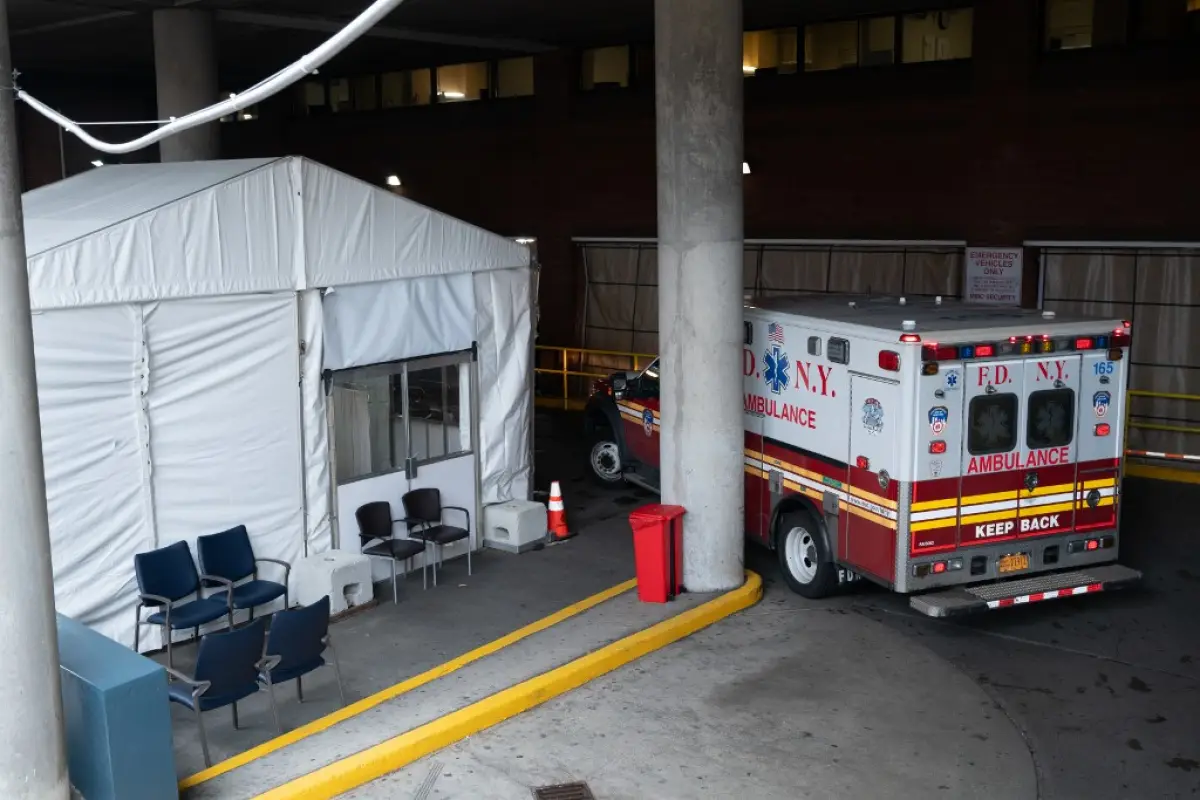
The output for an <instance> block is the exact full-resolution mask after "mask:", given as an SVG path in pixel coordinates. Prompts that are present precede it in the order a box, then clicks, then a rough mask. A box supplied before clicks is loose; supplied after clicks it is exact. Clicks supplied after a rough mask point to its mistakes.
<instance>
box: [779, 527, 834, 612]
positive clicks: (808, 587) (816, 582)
mask: <svg viewBox="0 0 1200 800" xmlns="http://www.w3.org/2000/svg"><path fill="white" fill-rule="evenodd" d="M775 552H776V553H777V554H778V556H779V566H780V568H781V569H782V570H783V579H784V580H785V581H787V585H788V587H789V588H790V589H791V590H792V591H793V592H795V593H797V594H799V595H802V596H804V597H808V598H810V599H813V600H817V599H820V598H822V597H827V596H829V595H830V594H832V593H833V590H834V589H836V588H837V585H838V579H837V565H836V564H834V563H833V558H832V557H831V556H830V554H829V553H828V552H827V548H826V546H825V537H824V536H823V535H821V530H820V528H818V527H817V525H816V523H815V522H814V521H813V519H812V517H810V516H809V515H808V514H805V513H803V512H796V513H791V514H787V515H785V516H784V517H783V518H782V519H781V520H780V521H779V539H778V541H777V542H776V547H775Z"/></svg>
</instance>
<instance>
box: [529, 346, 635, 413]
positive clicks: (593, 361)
mask: <svg viewBox="0 0 1200 800" xmlns="http://www.w3.org/2000/svg"><path fill="white" fill-rule="evenodd" d="M655 358H657V356H654V355H650V354H647V353H623V352H620V351H617V350H589V349H587V348H583V347H555V346H553V345H538V346H537V348H536V361H535V363H534V369H533V372H534V376H535V385H536V400H537V404H538V405H540V406H546V407H549V408H560V409H565V410H579V409H581V408H583V407H584V405H586V404H587V399H588V395H589V393H590V390H591V384H592V382H593V381H594V380H595V379H597V378H607V377H608V376H609V375H611V374H612V373H614V372H620V371H621V370H632V371H640V370H643V369H645V368H646V367H648V366H650V362H652V361H654V359H655Z"/></svg>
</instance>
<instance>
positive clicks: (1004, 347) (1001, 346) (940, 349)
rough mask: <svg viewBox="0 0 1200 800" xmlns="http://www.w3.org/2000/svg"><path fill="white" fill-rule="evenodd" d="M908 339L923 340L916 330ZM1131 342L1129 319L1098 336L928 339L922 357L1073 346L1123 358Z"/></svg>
mask: <svg viewBox="0 0 1200 800" xmlns="http://www.w3.org/2000/svg"><path fill="white" fill-rule="evenodd" d="M900 341H901V342H904V343H915V342H919V341H921V337H920V336H919V335H917V334H914V333H906V334H904V335H902V336H901V337H900ZM1129 343H1130V335H1129V323H1128V322H1125V323H1123V325H1122V327H1120V328H1116V329H1115V330H1113V332H1112V333H1110V334H1101V335H1098V336H1060V337H1052V336H1046V335H1042V336H1010V337H1009V338H1008V341H1006V342H1003V341H1002V342H980V343H975V344H939V343H937V342H925V343H924V344H922V345H921V360H922V361H959V360H963V359H968V358H994V357H995V356H1007V355H1031V354H1034V353H1061V352H1064V351H1069V350H1111V353H1110V355H1109V358H1110V360H1112V361H1120V360H1121V351H1120V348H1122V347H1128V346H1129Z"/></svg>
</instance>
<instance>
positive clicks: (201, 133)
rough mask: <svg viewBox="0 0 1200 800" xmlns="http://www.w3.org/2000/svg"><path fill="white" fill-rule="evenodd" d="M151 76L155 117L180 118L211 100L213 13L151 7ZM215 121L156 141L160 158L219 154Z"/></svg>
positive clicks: (200, 158)
mask: <svg viewBox="0 0 1200 800" xmlns="http://www.w3.org/2000/svg"><path fill="white" fill-rule="evenodd" d="M154 75H155V81H156V83H157V88H158V116H159V119H168V118H170V117H181V116H183V115H184V114H190V113H191V112H193V111H197V110H199V109H201V108H205V107H206V106H210V105H212V104H213V103H215V102H217V100H219V99H220V98H219V97H218V92H219V91H220V89H219V88H218V86H217V47H216V39H215V36H214V33H213V16H212V14H211V13H209V12H206V11H199V10H195V9H185V8H172V9H163V10H159V11H155V12H154ZM217 126H218V123H216V122H212V123H209V124H208V125H201V126H199V127H196V128H192V129H191V130H187V131H184V132H183V133H180V134H177V135H175V136H171V137H169V138H167V139H164V140H163V141H161V142H159V145H158V147H159V153H160V154H161V160H162V161H164V162H167V161H208V160H212V159H215V158H220V155H221V141H220V130H219V129H218V127H217Z"/></svg>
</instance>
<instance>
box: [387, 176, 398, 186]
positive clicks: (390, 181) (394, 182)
mask: <svg viewBox="0 0 1200 800" xmlns="http://www.w3.org/2000/svg"><path fill="white" fill-rule="evenodd" d="M387 185H388V186H399V185H400V176H399V175H388V176H387Z"/></svg>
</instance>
